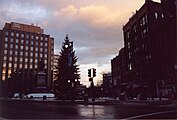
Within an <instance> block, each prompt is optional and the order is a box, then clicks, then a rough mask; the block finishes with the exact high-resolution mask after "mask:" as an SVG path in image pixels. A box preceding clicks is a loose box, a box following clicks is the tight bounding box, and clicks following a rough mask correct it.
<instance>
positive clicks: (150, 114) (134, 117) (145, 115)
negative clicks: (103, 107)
mask: <svg viewBox="0 0 177 120" xmlns="http://www.w3.org/2000/svg"><path fill="white" fill-rule="evenodd" d="M172 112H177V111H163V112H155V113H148V114H144V115H138V116H133V117H129V118H124V119H126V120H127V119H137V118H141V117H147V116H152V115H158V114H163V113H172ZM124 119H123V120H124Z"/></svg>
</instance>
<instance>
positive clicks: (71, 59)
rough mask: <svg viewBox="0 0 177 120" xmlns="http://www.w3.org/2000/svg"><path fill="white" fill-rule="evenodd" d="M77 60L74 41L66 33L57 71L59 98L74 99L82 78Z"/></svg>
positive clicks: (56, 82) (56, 84)
mask: <svg viewBox="0 0 177 120" xmlns="http://www.w3.org/2000/svg"><path fill="white" fill-rule="evenodd" d="M77 60H78V58H77V56H75V51H74V50H73V42H72V41H70V40H69V37H68V35H66V37H65V39H64V42H63V44H62V48H61V52H60V54H59V58H58V65H57V66H56V69H57V71H55V72H56V76H55V77H56V78H57V80H56V81H55V83H54V84H55V89H56V90H57V92H58V93H57V94H58V97H59V98H64V99H65V98H67V99H68V98H69V99H72V98H71V97H73V95H74V93H73V92H74V91H75V88H76V82H78V80H79V79H80V74H79V66H78V65H76V63H77Z"/></svg>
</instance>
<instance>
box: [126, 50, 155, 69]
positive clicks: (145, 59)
mask: <svg viewBox="0 0 177 120" xmlns="http://www.w3.org/2000/svg"><path fill="white" fill-rule="evenodd" d="M131 57H132V56H131V53H129V59H131ZM151 59H152V55H151V54H148V55H146V56H144V57H142V58H141V60H139V59H137V60H134V61H135V62H134V63H135V64H138V65H139V63H140V61H143V62H146V63H149V62H150V61H151ZM128 70H129V71H131V70H133V64H132V63H129V64H128Z"/></svg>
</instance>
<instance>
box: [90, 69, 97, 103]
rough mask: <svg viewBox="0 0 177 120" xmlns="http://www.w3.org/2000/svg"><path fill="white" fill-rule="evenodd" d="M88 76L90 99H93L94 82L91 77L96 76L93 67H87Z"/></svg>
mask: <svg viewBox="0 0 177 120" xmlns="http://www.w3.org/2000/svg"><path fill="white" fill-rule="evenodd" d="M88 77H89V82H90V88H91V97H92V101H95V95H94V83H93V78H94V77H96V69H95V68H91V69H88Z"/></svg>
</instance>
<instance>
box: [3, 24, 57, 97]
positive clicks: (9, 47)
mask: <svg viewBox="0 0 177 120" xmlns="http://www.w3.org/2000/svg"><path fill="white" fill-rule="evenodd" d="M0 42H1V44H0V82H1V94H2V96H12V94H13V93H14V92H23V93H24V92H32V91H33V90H34V88H35V85H36V73H37V72H38V64H39V61H40V59H41V58H42V59H43V60H44V64H45V73H46V74H47V78H46V82H45V84H46V86H47V88H48V89H51V85H52V73H51V71H52V69H53V62H52V61H53V57H52V56H53V51H54V39H53V38H52V37H50V35H47V34H44V30H43V29H41V28H40V27H38V26H35V25H33V24H32V25H26V24H21V23H15V22H11V23H6V24H5V26H4V28H3V29H2V30H0Z"/></svg>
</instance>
